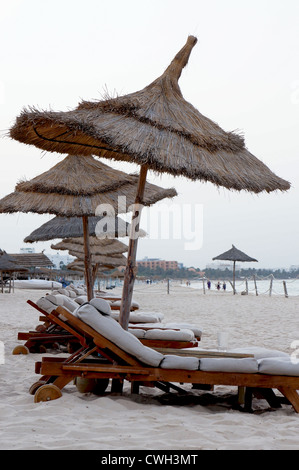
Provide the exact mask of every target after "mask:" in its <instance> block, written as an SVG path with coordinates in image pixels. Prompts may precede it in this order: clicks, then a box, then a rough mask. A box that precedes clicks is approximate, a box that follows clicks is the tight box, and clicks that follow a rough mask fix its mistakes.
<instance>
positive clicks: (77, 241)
mask: <svg viewBox="0 0 299 470" xmlns="http://www.w3.org/2000/svg"><path fill="white" fill-rule="evenodd" d="M89 245H90V253H91V254H92V255H117V254H122V253H125V252H126V251H128V246H127V245H125V244H124V243H122V242H120V241H119V240H107V239H106V240H99V239H98V238H96V237H90V238H89ZM51 248H52V250H69V251H73V252H78V251H79V252H84V240H83V238H65V239H64V240H62V241H61V242H59V243H56V244H52V245H51Z"/></svg>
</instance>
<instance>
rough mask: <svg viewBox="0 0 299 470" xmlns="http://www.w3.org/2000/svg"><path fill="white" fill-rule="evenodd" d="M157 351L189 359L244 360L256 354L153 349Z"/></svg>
mask: <svg viewBox="0 0 299 470" xmlns="http://www.w3.org/2000/svg"><path fill="white" fill-rule="evenodd" d="M153 349H155V350H156V351H158V352H160V353H162V354H175V355H176V356H189V357H198V358H201V357H202V358H204V357H210V358H211V357H214V358H217V357H218V358H234V359H242V358H246V357H254V354H241V353H233V352H231V353H230V352H229V351H227V352H222V351H200V350H192V348H190V349H186V350H185V349H183V350H182V349H169V348H167V349H166V348H159V347H157V348H153Z"/></svg>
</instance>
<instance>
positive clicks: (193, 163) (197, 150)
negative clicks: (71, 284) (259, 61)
mask: <svg viewBox="0 0 299 470" xmlns="http://www.w3.org/2000/svg"><path fill="white" fill-rule="evenodd" d="M196 42H197V39H196V38H195V37H193V36H190V37H189V38H188V40H187V42H186V44H185V46H184V47H183V48H182V49H181V50H180V51H179V52H178V54H177V55H176V56H175V58H174V59H173V61H172V62H171V64H170V65H169V67H168V68H167V69H166V70H165V72H164V73H163V74H162V75H161V76H160V77H159V78H157V79H156V80H155V81H154V82H152V83H151V84H150V85H148V86H147V87H145V88H144V89H143V90H141V91H138V92H135V93H131V94H128V95H124V96H120V97H117V98H114V99H106V100H103V101H98V102H95V103H93V102H82V103H81V104H80V105H79V106H78V107H77V108H76V109H75V110H72V111H69V112H52V111H49V112H48V111H38V110H37V109H33V108H31V109H29V110H24V111H23V112H22V114H21V115H20V117H18V118H17V120H16V123H15V125H14V126H13V127H12V129H11V130H10V136H11V137H12V138H13V139H16V140H18V141H20V142H24V143H26V144H32V145H35V146H36V147H39V148H41V149H44V150H48V151H51V152H59V153H69V154H77V153H78V151H79V152H80V154H81V155H89V154H94V155H98V156H100V157H105V158H112V159H115V160H121V161H129V162H132V161H133V162H135V163H138V164H139V165H141V169H140V178H139V184H138V189H137V193H136V214H135V215H134V216H133V217H137V216H138V215H139V213H140V210H141V206H140V205H139V204H140V203H141V202H142V199H143V193H144V187H145V182H146V175H147V171H148V169H152V170H155V171H157V172H166V173H169V174H172V175H175V176H178V175H183V176H186V177H187V178H190V179H191V180H201V181H210V182H212V183H213V184H215V185H217V186H224V187H226V188H228V189H235V190H238V191H240V190H247V191H250V192H254V193H259V192H261V191H267V192H270V191H274V190H282V191H285V190H287V189H289V187H290V185H289V183H288V182H287V181H284V180H283V179H281V178H278V177H277V176H276V175H275V174H274V173H272V172H271V171H270V170H269V169H268V168H267V166H266V165H264V164H263V163H262V162H261V161H259V160H258V159H257V158H256V157H254V156H253V155H252V154H251V153H250V152H249V151H248V150H247V149H246V147H245V143H244V139H243V138H242V137H241V136H239V135H237V134H235V133H233V132H225V131H223V130H222V129H221V128H220V127H219V126H218V125H217V124H216V123H214V122H213V121H211V120H210V119H208V118H206V117H205V116H203V115H202V114H201V113H200V112H199V111H198V110H197V109H195V108H194V107H193V106H192V105H191V104H190V103H188V102H187V101H185V100H184V98H183V96H182V93H181V90H180V88H179V85H178V80H179V78H180V76H181V72H182V70H183V68H184V67H185V66H186V64H187V63H188V60H189V56H190V53H191V51H192V49H193V47H194V46H195V44H196ZM136 251H137V240H136V239H133V238H131V240H130V244H129V252H128V263H127V270H126V276H125V282H124V289H123V301H122V307H121V316H120V321H121V324H122V326H123V327H125V328H126V327H127V325H128V320H129V311H130V304H131V299H132V293H133V284H134V279H135V264H136Z"/></svg>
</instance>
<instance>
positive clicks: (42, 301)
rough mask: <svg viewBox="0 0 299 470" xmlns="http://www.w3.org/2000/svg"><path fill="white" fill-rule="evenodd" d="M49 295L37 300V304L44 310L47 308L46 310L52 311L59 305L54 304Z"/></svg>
mask: <svg viewBox="0 0 299 470" xmlns="http://www.w3.org/2000/svg"><path fill="white" fill-rule="evenodd" d="M47 297H48V296H47ZM47 297H41V298H40V299H38V301H37V302H36V305H37V306H38V307H39V308H41V309H42V310H45V312H47V313H51V312H52V311H53V310H55V308H56V307H57V305H56V304H53V302H51V301H50V300H49V299H47Z"/></svg>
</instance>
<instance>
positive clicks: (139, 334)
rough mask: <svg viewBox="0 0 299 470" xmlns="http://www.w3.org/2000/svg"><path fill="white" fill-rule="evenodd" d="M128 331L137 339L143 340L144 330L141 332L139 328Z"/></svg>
mask: <svg viewBox="0 0 299 470" xmlns="http://www.w3.org/2000/svg"><path fill="white" fill-rule="evenodd" d="M128 331H129V332H130V333H131V334H132V335H134V336H136V338H139V339H143V338H144V336H145V330H141V329H140V328H128Z"/></svg>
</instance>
